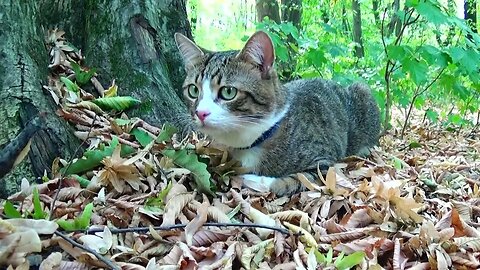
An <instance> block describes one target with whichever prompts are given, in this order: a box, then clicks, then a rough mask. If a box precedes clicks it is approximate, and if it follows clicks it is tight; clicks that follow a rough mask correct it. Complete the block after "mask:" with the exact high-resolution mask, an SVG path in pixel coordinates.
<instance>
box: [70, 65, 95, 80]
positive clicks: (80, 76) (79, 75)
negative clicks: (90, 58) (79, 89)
mask: <svg viewBox="0 0 480 270" xmlns="http://www.w3.org/2000/svg"><path fill="white" fill-rule="evenodd" d="M70 64H71V65H72V69H73V71H74V72H75V79H76V81H77V82H78V83H79V84H81V85H83V84H86V83H87V82H89V81H90V79H91V78H92V77H93V75H95V69H90V70H88V71H83V70H82V69H81V67H80V65H79V64H77V63H75V62H70Z"/></svg>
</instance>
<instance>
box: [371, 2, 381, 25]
mask: <svg viewBox="0 0 480 270" xmlns="http://www.w3.org/2000/svg"><path fill="white" fill-rule="evenodd" d="M378 8H379V3H378V0H372V12H373V19H374V20H375V25H377V26H379V25H380V12H379V10H378Z"/></svg>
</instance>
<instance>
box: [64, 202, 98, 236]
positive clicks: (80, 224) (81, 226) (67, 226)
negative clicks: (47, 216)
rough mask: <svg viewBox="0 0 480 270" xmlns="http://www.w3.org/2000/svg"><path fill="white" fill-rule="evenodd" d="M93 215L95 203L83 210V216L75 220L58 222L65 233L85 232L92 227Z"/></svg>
mask: <svg viewBox="0 0 480 270" xmlns="http://www.w3.org/2000/svg"><path fill="white" fill-rule="evenodd" d="M92 213H93V203H89V204H87V205H86V206H85V209H83V213H82V215H81V216H79V217H76V218H75V219H74V220H62V219H60V220H57V224H58V226H60V227H62V229H64V230H65V231H75V230H85V229H87V228H88V226H89V225H90V219H91V218H92Z"/></svg>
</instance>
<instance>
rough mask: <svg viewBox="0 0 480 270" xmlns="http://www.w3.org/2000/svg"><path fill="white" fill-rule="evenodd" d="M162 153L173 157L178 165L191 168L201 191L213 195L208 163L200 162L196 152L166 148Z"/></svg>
mask: <svg viewBox="0 0 480 270" xmlns="http://www.w3.org/2000/svg"><path fill="white" fill-rule="evenodd" d="M162 154H163V155H164V156H166V157H169V158H171V159H172V160H173V163H175V164H177V165H178V166H181V167H183V168H185V169H188V170H190V171H191V172H192V173H193V176H194V178H195V183H196V184H197V188H198V190H199V191H200V192H203V193H206V194H209V195H213V192H212V190H211V189H210V173H209V172H208V171H207V164H205V163H202V162H199V161H198V157H197V155H196V154H194V153H189V152H188V150H186V149H181V150H174V149H165V150H163V151H162Z"/></svg>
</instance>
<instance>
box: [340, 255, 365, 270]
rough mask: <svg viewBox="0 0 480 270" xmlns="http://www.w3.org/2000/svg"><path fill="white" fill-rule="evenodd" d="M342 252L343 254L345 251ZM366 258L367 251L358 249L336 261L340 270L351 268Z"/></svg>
mask: <svg viewBox="0 0 480 270" xmlns="http://www.w3.org/2000/svg"><path fill="white" fill-rule="evenodd" d="M342 254H343V252H342ZM364 258H365V252H363V251H356V252H354V253H352V254H350V255H348V256H347V257H344V258H342V259H341V260H336V261H335V266H336V267H337V269H339V270H344V269H349V268H352V267H353V266H355V265H358V264H360V263H361V262H362V260H363V259H364ZM337 262H338V263H337Z"/></svg>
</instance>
